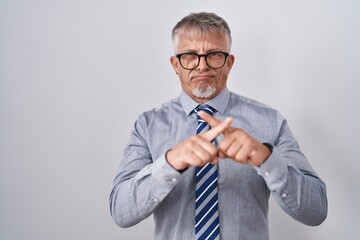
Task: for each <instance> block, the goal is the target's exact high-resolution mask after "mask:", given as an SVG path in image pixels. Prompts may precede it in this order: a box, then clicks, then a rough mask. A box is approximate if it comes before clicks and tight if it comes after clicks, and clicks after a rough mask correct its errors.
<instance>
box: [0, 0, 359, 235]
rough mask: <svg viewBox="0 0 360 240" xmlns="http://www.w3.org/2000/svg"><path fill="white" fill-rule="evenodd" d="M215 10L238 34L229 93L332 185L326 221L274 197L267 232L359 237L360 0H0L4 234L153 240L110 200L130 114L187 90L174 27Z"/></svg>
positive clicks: (147, 226)
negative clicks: (258, 112)
mask: <svg viewBox="0 0 360 240" xmlns="http://www.w3.org/2000/svg"><path fill="white" fill-rule="evenodd" d="M198 11H211V12H216V13H217V14H219V15H220V16H222V17H223V18H224V19H226V20H227V21H228V23H229V25H230V28H231V29H232V33H233V49H232V53H233V54H235V56H236V61H235V65H234V67H233V70H232V73H231V74H230V78H229V88H230V90H232V91H234V92H237V93H239V94H242V95H245V96H247V97H250V98H254V99H257V100H259V101H262V102H264V103H266V104H268V105H270V106H272V107H275V108H277V109H278V110H280V112H281V113H282V114H283V115H284V116H285V117H286V118H287V119H288V121H289V123H290V126H291V128H292V130H293V132H294V133H295V136H296V137H297V139H298V141H299V142H300V146H301V148H302V150H303V151H304V152H305V154H306V156H307V157H308V158H309V160H310V162H311V163H312V165H313V167H314V168H315V170H316V171H317V172H318V174H319V175H320V176H321V177H322V178H323V180H324V181H325V182H326V184H327V189H328V199H329V215H328V218H327V220H326V221H325V222H324V223H323V224H322V225H321V226H319V227H307V226H304V225H302V224H300V223H298V222H295V221H294V220H292V219H291V218H290V217H288V216H287V215H286V214H285V213H283V212H282V211H281V210H280V208H279V207H278V206H277V205H276V204H275V203H274V202H273V200H271V206H270V213H269V219H270V227H271V237H272V239H274V240H277V239H280V240H281V239H292V240H303V239H307V240H317V239H334V240H335V239H344V240H359V239H360V230H359V226H360V205H359V202H360V187H359V184H360V177H359V167H360V164H359V162H360V154H359V148H360V141H359V136H360V127H359V124H360V106H359V105H360V97H359V90H360V86H359V85H360V84H359V81H360V47H359V46H360V44H359V43H360V2H359V1H357V0H353V1H351V0H341V1H340V0H337V1H334V0H311V1H310V0H305V1H286V0H283V1H281V0H274V1H270V0H268V1H265V0H238V1H233V0H231V1H230V0H222V1H215V0H197V1H190V0H184V1H171V0H167V1H165V0H163V1H145V0H143V1H137V0H133V1H122V0H117V1H115V0H102V1H100V0H99V1H95V0H90V1H85V0H84V1H80V0H65V1H52V0H49V1H48V0H33V1H25V0H14V1H10V0H0V123H1V124H0V194H1V195H0V239H1V240H19V239H27V240H33V239H34V240H35V239H36V240H38V239H54V240H60V239H61V240H63V239H88V240H99V239H107V240H112V239H113V240H115V239H125V240H126V239H152V234H153V220H152V218H149V219H147V220H145V221H143V222H142V223H140V224H138V225H137V226H135V227H132V228H129V229H121V228H119V227H117V226H116V225H115V224H114V223H113V221H112V219H111V217H110V214H109V206H108V197H109V194H110V191H111V186H112V181H113V179H114V177H115V173H116V170H117V167H118V164H119V162H120V161H121V158H122V151H123V149H124V146H125V144H126V142H127V140H128V138H129V134H130V131H131V129H132V127H133V123H134V121H135V119H136V117H137V116H138V115H139V114H140V113H141V112H143V111H145V110H149V109H151V108H153V107H156V106H159V105H160V104H161V103H163V102H165V101H167V100H169V99H171V98H174V97H176V96H178V95H179V93H180V85H179V81H178V79H177V77H176V75H175V74H174V73H173V70H172V68H171V66H170V62H169V57H170V55H171V54H173V50H172V45H171V37H170V32H171V29H172V27H173V26H174V25H175V24H176V23H177V21H178V20H180V19H181V18H182V17H183V16H185V15H187V14H189V13H190V12H198Z"/></svg>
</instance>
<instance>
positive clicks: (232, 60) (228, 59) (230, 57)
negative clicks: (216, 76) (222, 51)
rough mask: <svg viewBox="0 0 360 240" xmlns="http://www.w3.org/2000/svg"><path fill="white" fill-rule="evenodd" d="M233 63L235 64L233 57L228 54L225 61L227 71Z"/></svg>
mask: <svg viewBox="0 0 360 240" xmlns="http://www.w3.org/2000/svg"><path fill="white" fill-rule="evenodd" d="M234 62H235V56H234V55H233V54H230V55H229V56H228V58H227V60H226V67H227V68H228V69H229V71H230V69H231V68H232V66H233V65H234Z"/></svg>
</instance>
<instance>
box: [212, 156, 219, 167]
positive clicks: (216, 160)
mask: <svg viewBox="0 0 360 240" xmlns="http://www.w3.org/2000/svg"><path fill="white" fill-rule="evenodd" d="M218 161H219V159H218V158H217V157H214V159H213V160H212V161H211V162H210V164H211V165H215V164H217V163H218Z"/></svg>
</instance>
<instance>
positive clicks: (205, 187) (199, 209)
mask: <svg viewBox="0 0 360 240" xmlns="http://www.w3.org/2000/svg"><path fill="white" fill-rule="evenodd" d="M194 111H195V112H196V114H197V113H198V112H199V111H205V112H206V113H208V114H210V115H212V114H213V113H214V108H212V107H211V106H209V105H203V106H198V107H197V108H195V109H194ZM197 117H198V118H197V119H198V127H197V129H196V134H199V133H201V132H203V131H206V130H208V129H209V126H208V124H207V123H206V122H205V121H204V120H202V119H201V118H200V117H199V115H198V114H197ZM195 172H196V177H195V181H196V193H195V235H196V239H197V240H213V239H220V227H219V212H218V194H217V192H218V189H217V181H218V177H217V165H211V164H210V163H207V164H206V165H205V166H203V167H196V168H195Z"/></svg>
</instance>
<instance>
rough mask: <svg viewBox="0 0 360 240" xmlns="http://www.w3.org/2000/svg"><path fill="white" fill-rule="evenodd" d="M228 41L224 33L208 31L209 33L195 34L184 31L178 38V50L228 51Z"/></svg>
mask: <svg viewBox="0 0 360 240" xmlns="http://www.w3.org/2000/svg"><path fill="white" fill-rule="evenodd" d="M227 49H228V41H227V38H226V35H225V34H222V33H216V32H212V33H207V34H201V35H199V34H193V33H182V34H180V35H179V38H178V46H177V50H178V51H186V50H192V51H204V52H207V51H209V50H210V51H211V50H219V51H227Z"/></svg>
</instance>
